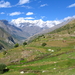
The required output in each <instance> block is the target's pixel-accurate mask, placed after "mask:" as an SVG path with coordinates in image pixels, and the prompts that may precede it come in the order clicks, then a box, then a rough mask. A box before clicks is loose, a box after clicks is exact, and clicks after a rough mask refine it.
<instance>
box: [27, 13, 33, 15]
mask: <svg viewBox="0 0 75 75" xmlns="http://www.w3.org/2000/svg"><path fill="white" fill-rule="evenodd" d="M33 14H34V13H33V12H28V13H26V15H33Z"/></svg>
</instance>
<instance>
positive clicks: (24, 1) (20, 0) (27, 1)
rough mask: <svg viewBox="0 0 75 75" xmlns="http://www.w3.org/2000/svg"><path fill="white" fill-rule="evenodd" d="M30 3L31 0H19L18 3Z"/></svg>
mask: <svg viewBox="0 0 75 75" xmlns="http://www.w3.org/2000/svg"><path fill="white" fill-rule="evenodd" d="M26 3H29V0H19V3H18V5H22V4H26Z"/></svg>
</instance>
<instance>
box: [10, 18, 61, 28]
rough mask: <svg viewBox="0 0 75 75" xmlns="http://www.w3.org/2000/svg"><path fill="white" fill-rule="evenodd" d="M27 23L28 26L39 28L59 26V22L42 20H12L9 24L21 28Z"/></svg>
mask: <svg viewBox="0 0 75 75" xmlns="http://www.w3.org/2000/svg"><path fill="white" fill-rule="evenodd" d="M24 23H25V24H27V23H28V25H29V26H39V27H41V28H43V27H49V28H50V27H53V26H54V25H57V24H60V23H61V21H58V20H54V21H43V20H42V19H39V20H25V18H18V19H12V21H11V24H14V25H15V26H17V27H23V26H24V25H25V24H24Z"/></svg>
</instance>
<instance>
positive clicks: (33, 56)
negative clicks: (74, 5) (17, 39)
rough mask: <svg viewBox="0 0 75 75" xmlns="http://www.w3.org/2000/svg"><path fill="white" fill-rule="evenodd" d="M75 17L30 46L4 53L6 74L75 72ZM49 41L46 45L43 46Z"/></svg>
mask: <svg viewBox="0 0 75 75" xmlns="http://www.w3.org/2000/svg"><path fill="white" fill-rule="evenodd" d="M74 30H75V20H73V21H71V22H69V23H68V24H66V25H65V26H62V27H61V28H58V29H56V30H54V31H52V32H49V33H47V34H44V35H41V36H38V38H35V39H34V40H32V42H31V43H28V44H27V45H25V46H24V45H21V46H19V47H17V48H13V49H11V50H8V51H7V53H6V54H4V53H3V52H1V53H0V63H4V64H7V65H8V66H7V67H8V68H9V69H10V70H9V72H7V73H4V74H3V75H21V73H20V72H21V71H24V74H22V75H75V31H74ZM43 43H45V45H43Z"/></svg>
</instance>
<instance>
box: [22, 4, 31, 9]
mask: <svg viewBox="0 0 75 75" xmlns="http://www.w3.org/2000/svg"><path fill="white" fill-rule="evenodd" d="M21 7H25V8H27V9H32V7H31V6H25V5H22V6H21Z"/></svg>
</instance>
